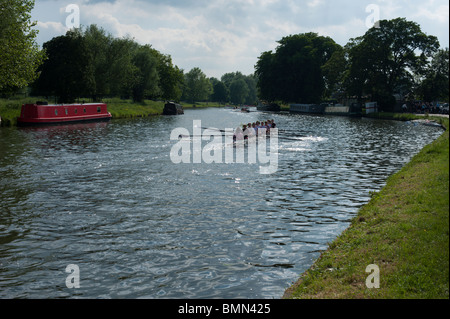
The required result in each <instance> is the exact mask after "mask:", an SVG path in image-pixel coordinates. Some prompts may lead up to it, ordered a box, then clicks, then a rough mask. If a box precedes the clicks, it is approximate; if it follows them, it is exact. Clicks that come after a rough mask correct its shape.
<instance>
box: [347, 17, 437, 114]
mask: <svg viewBox="0 0 450 319" xmlns="http://www.w3.org/2000/svg"><path fill="white" fill-rule="evenodd" d="M347 47H348V48H349V51H348V52H349V63H350V67H349V70H348V74H347V85H348V89H349V91H350V92H352V93H356V94H358V95H360V94H362V92H365V93H367V94H371V95H372V98H373V99H374V100H378V102H379V105H380V107H381V109H382V110H385V111H387V110H392V108H393V106H394V105H393V104H395V99H394V98H393V94H394V93H397V91H399V90H400V89H401V88H402V87H404V86H405V84H407V85H411V84H412V82H413V74H414V73H420V72H423V70H424V68H425V67H426V65H427V63H428V61H427V58H429V57H431V56H432V55H433V53H434V52H436V50H438V48H439V42H438V40H437V38H436V37H434V36H427V35H426V34H425V33H423V32H422V31H421V29H420V26H419V25H418V24H417V23H415V22H411V21H407V20H406V19H404V18H397V19H393V20H382V21H380V23H379V26H378V27H373V28H371V29H369V30H368V31H367V32H366V33H365V34H364V35H363V36H362V37H359V38H356V39H351V40H350V43H349V44H348V46H347Z"/></svg>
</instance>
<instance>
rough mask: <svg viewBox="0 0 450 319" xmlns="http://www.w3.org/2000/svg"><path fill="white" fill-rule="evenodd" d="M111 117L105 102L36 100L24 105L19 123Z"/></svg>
mask: <svg viewBox="0 0 450 319" xmlns="http://www.w3.org/2000/svg"><path fill="white" fill-rule="evenodd" d="M111 117H112V116H111V113H109V112H108V110H107V105H106V104H105V103H87V104H53V105H49V104H48V103H47V102H36V103H35V104H24V105H22V110H21V113H20V117H19V118H17V125H19V126H27V125H40V124H61V123H75V122H92V121H108V120H110V119H111Z"/></svg>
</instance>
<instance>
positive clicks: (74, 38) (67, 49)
mask: <svg viewBox="0 0 450 319" xmlns="http://www.w3.org/2000/svg"><path fill="white" fill-rule="evenodd" d="M44 50H45V51H46V52H47V55H48V60H46V61H45V63H44V64H43V65H42V66H41V68H40V72H41V75H40V77H39V79H38V81H37V83H36V86H37V89H38V90H39V92H40V93H41V94H44V95H47V96H49V95H54V96H57V97H58V101H59V102H60V103H67V102H73V101H74V100H75V99H76V98H78V97H82V96H89V95H92V93H93V91H92V88H93V87H95V78H94V69H93V62H92V55H91V54H90V50H89V48H88V46H87V43H86V41H85V40H84V38H83V36H82V34H81V32H80V31H79V30H78V29H73V30H69V31H68V32H67V33H66V35H64V36H59V37H55V38H53V39H52V40H50V41H48V42H46V43H44Z"/></svg>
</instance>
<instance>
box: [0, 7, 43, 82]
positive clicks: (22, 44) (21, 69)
mask: <svg viewBox="0 0 450 319" xmlns="http://www.w3.org/2000/svg"><path fill="white" fill-rule="evenodd" d="M33 7H34V1H32V0H1V1H0V91H4V90H7V89H11V88H22V87H25V86H27V85H28V84H29V83H31V82H33V81H34V80H35V79H36V78H37V76H38V73H37V72H36V70H37V69H38V67H39V66H40V65H41V64H42V63H43V61H44V60H45V52H44V51H42V50H40V49H39V47H38V45H37V44H36V42H35V38H36V35H37V31H36V30H33V29H32V28H33V27H34V26H35V25H36V23H32V22H30V18H31V16H30V12H31V10H32V9H33Z"/></svg>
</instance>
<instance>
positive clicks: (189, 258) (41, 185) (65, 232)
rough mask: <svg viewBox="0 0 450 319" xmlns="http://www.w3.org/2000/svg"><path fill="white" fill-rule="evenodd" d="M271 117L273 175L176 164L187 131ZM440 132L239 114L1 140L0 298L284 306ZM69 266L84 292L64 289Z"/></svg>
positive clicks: (5, 134) (72, 128)
mask: <svg viewBox="0 0 450 319" xmlns="http://www.w3.org/2000/svg"><path fill="white" fill-rule="evenodd" d="M267 118H273V119H275V121H276V122H277V123H278V127H279V129H280V132H279V136H280V138H279V141H278V146H279V151H278V170H277V172H276V173H274V174H271V175H262V174H260V171H259V164H249V163H247V162H246V163H244V164H237V163H235V164H221V163H213V164H206V163H201V164H195V163H192V164H189V163H181V164H174V163H173V162H172V161H171V157H170V151H171V150H172V148H173V147H174V145H176V143H178V142H179V141H178V140H170V133H171V131H172V130H173V129H175V128H178V127H184V128H186V129H188V130H189V132H191V133H192V132H193V120H201V121H202V122H201V125H202V126H204V127H215V128H219V129H224V128H232V127H235V126H237V125H239V124H242V123H246V122H250V121H252V122H253V121H256V120H265V119H267ZM441 133H442V131H441V130H440V129H437V128H432V127H426V126H413V125H411V124H408V123H403V122H394V121H380V120H368V119H352V118H343V117H325V116H308V115H292V114H288V113H286V114H283V113H279V114H271V113H261V112H251V113H240V112H234V111H233V110H229V109H203V110H187V111H186V114H185V115H183V116H177V117H154V118H149V119H138V120H114V121H112V122H110V123H95V124H83V125H68V126H55V127H41V128H24V129H17V128H0V182H1V183H0V297H2V298H72V297H77V298H280V297H281V296H282V295H283V293H284V290H285V289H286V288H287V287H288V286H289V285H290V284H291V283H292V282H293V281H295V280H296V279H297V278H298V276H299V275H300V274H301V273H302V272H303V271H305V270H306V269H307V268H309V267H310V266H311V264H312V263H313V262H314V260H315V259H316V258H317V257H318V256H319V254H320V252H321V251H322V250H325V249H326V247H327V243H329V242H331V241H332V240H333V239H334V238H336V236H338V235H339V234H340V233H341V232H342V231H343V230H344V229H345V228H346V227H348V225H349V222H350V220H351V218H352V217H354V216H355V214H356V213H357V211H358V209H359V208H360V207H361V205H363V204H364V203H366V202H367V201H368V200H369V197H370V194H369V192H371V191H377V190H379V189H380V188H381V187H383V185H384V183H385V181H386V179H387V177H388V176H389V175H391V174H392V173H394V172H395V171H398V170H399V169H400V168H401V167H402V165H404V164H405V163H407V162H408V161H409V159H410V158H411V157H412V156H413V155H414V154H416V153H417V152H418V151H419V150H420V149H421V148H422V147H423V146H424V145H426V144H428V143H430V142H431V141H432V140H434V139H435V138H437V137H438V136H439V135H440V134H441ZM194 139H195V137H194ZM205 143H206V142H205V141H203V144H205ZM245 152H247V150H245ZM69 264H75V265H77V266H78V267H79V269H80V288H78V289H69V288H67V287H66V277H67V276H68V275H69V274H68V273H66V272H65V269H66V267H67V265H69Z"/></svg>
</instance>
